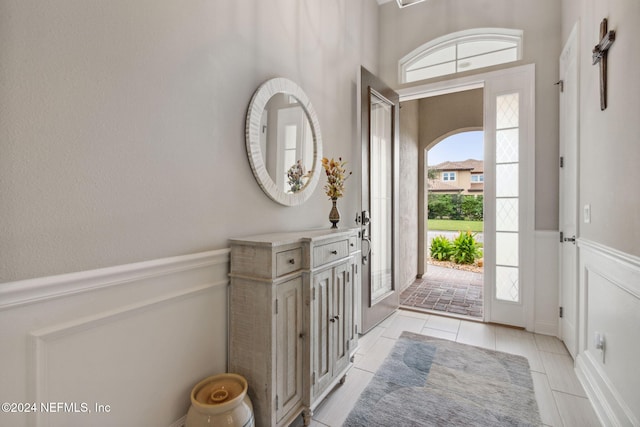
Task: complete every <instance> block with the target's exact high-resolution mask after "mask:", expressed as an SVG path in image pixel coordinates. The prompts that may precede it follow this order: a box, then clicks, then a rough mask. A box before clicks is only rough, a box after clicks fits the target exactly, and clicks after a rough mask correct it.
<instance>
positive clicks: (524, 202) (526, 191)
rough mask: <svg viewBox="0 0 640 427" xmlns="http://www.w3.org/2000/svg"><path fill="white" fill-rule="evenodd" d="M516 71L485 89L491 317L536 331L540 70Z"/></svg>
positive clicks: (487, 304) (487, 290)
mask: <svg viewBox="0 0 640 427" xmlns="http://www.w3.org/2000/svg"><path fill="white" fill-rule="evenodd" d="M510 71H511V72H508V73H506V74H504V75H502V76H501V77H500V78H499V79H488V80H486V81H485V88H484V103H485V105H484V110H485V111H484V113H485V164H486V165H487V166H485V224H484V227H485V236H484V245H485V254H484V257H485V313H487V315H485V318H486V320H488V321H490V322H494V323H501V324H506V325H512V326H519V327H526V328H527V329H529V330H532V329H533V323H534V319H533V306H534V301H533V295H534V292H533V286H534V283H533V255H534V250H533V244H534V242H533V229H534V178H535V175H534V156H535V149H534V148H535V144H534V143H535V138H534V118H535V114H534V78H535V72H534V67H533V66H532V65H531V66H523V67H517V68H514V69H511V70H510Z"/></svg>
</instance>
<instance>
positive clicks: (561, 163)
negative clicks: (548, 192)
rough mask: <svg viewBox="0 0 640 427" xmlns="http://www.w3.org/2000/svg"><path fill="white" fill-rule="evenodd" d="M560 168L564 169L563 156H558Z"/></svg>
mask: <svg viewBox="0 0 640 427" xmlns="http://www.w3.org/2000/svg"><path fill="white" fill-rule="evenodd" d="M560 167H561V168H563V167H564V156H560Z"/></svg>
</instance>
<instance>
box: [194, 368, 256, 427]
mask: <svg viewBox="0 0 640 427" xmlns="http://www.w3.org/2000/svg"><path fill="white" fill-rule="evenodd" d="M254 423H255V422H254V418H253V406H252V405H251V400H250V399H249V396H248V395H247V380H246V379H244V377H242V376H241V375H238V374H219V375H214V376H211V377H208V378H205V379H204V380H202V381H200V382H199V383H198V384H196V385H195V387H193V390H191V407H190V408H189V412H188V413H187V420H186V422H185V427H205V426H206V427H211V426H229V427H253V426H254Z"/></svg>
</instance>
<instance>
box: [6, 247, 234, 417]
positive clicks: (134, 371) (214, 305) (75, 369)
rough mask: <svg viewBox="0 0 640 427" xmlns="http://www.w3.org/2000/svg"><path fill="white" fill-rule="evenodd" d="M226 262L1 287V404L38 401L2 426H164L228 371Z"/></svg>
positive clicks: (188, 262) (196, 258)
mask: <svg viewBox="0 0 640 427" xmlns="http://www.w3.org/2000/svg"><path fill="white" fill-rule="evenodd" d="M228 266H229V251H228V250H220V251H211V252H206V253H201V254H195V255H189V256H182V257H175V258H166V259H162V260H154V261H150V262H145V263H137V264H130V265H126V266H120V267H112V268H108V269H101V270H94V271H89V272H82V273H74V274H69V275H62V276H56V277H52V278H41V279H35V280H26V281H21V282H13V283H8V284H0V298H2V299H1V300H0V336H1V337H2V343H3V344H2V347H1V348H0V360H2V362H3V363H2V366H0V383H1V384H2V400H3V402H5V401H6V402H15V403H20V404H21V406H20V408H21V409H23V408H24V406H25V405H23V404H24V403H29V404H30V405H31V404H35V407H34V406H31V407H30V408H29V409H31V410H34V409H35V411H33V413H5V412H3V413H0V425H11V426H38V427H39V426H52V427H57V426H86V425H92V426H113V425H154V426H169V425H171V424H172V423H173V422H174V421H175V420H177V419H179V418H180V417H182V416H183V415H184V414H185V413H186V411H187V409H188V408H189V405H190V400H189V393H190V391H191V388H192V387H193V385H195V384H196V383H197V382H198V381H200V380H201V379H203V378H204V377H206V376H209V375H213V374H217V373H222V372H225V371H226V365H227V363H226V355H227V332H226V331H227V285H228V277H227V276H228V271H229V267H228ZM7 384H11V385H12V386H11V387H6V385H7ZM16 409H18V407H16Z"/></svg>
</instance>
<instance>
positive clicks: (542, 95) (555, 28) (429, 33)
mask: <svg viewBox="0 0 640 427" xmlns="http://www.w3.org/2000/svg"><path fill="white" fill-rule="evenodd" d="M560 5H561V3H560V2H558V1H557V0H537V1H531V0H429V1H428V2H424V3H420V4H417V5H414V6H411V7H407V8H404V9H398V7H397V6H396V5H395V2H389V3H385V4H384V5H382V6H381V8H380V46H381V49H380V76H381V77H382V79H383V80H385V81H386V82H387V83H388V84H390V85H391V86H392V87H399V85H398V61H399V60H400V59H401V58H402V57H403V56H404V55H406V54H407V53H409V52H411V51H412V50H414V49H415V48H417V47H419V46H421V45H422V44H424V43H426V42H428V41H430V40H433V39H435V38H437V37H440V36H443V35H445V34H449V33H452V32H456V31H461V30H466V29H470V28H482V27H502V28H515V29H522V30H523V31H524V47H523V59H522V61H520V62H519V64H528V63H535V64H536V158H535V161H536V194H535V197H536V212H535V213H536V229H538V230H555V229H557V227H558V158H557V157H558V93H557V87H556V86H554V85H553V84H554V83H555V82H556V81H557V80H558V57H559V55H560V46H561V43H560V9H561V7H560ZM506 66H507V67H511V66H513V64H507V65H506ZM493 68H500V67H493ZM486 70H487V69H483V70H478V71H475V72H485V71H486ZM469 73H472V72H469ZM466 74H468V73H465V74H462V73H461V75H466ZM449 78H450V77H444V78H443V79H449Z"/></svg>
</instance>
